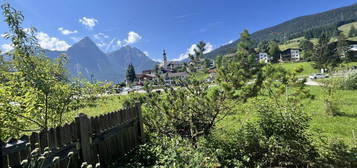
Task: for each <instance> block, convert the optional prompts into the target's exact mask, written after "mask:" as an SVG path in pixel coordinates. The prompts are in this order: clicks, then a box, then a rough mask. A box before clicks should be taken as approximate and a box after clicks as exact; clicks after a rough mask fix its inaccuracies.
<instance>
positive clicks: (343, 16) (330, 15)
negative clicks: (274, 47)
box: [205, 4, 357, 58]
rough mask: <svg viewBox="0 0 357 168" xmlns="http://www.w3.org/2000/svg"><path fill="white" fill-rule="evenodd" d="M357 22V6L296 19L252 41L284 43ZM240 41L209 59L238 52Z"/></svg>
mask: <svg viewBox="0 0 357 168" xmlns="http://www.w3.org/2000/svg"><path fill="white" fill-rule="evenodd" d="M354 21H357V4H353V5H350V6H346V7H342V8H337V9H333V10H329V11H326V12H322V13H318V14H314V15H307V16H301V17H297V18H294V19H292V20H289V21H286V22H284V23H281V24H278V25H276V26H273V27H270V28H266V29H263V30H260V31H257V32H255V33H253V34H252V36H251V37H252V39H253V40H255V41H256V42H260V41H264V40H266V41H268V40H278V41H283V40H285V39H286V38H287V37H289V36H294V35H297V34H299V33H302V32H305V31H308V30H312V29H317V28H320V27H329V26H330V27H331V26H332V27H335V26H336V27H337V26H338V24H340V23H344V24H346V23H349V22H354ZM238 42H239V40H236V41H234V42H233V43H231V44H227V45H224V46H222V47H219V48H217V49H215V50H213V51H212V52H210V53H207V54H206V55H205V56H206V57H207V58H215V57H216V56H217V55H226V54H230V53H234V52H235V51H236V47H237V43H238Z"/></svg>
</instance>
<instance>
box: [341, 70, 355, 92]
mask: <svg viewBox="0 0 357 168" xmlns="http://www.w3.org/2000/svg"><path fill="white" fill-rule="evenodd" d="M341 87H342V88H343V89H346V90H357V73H354V74H352V75H350V76H348V77H347V78H346V79H345V80H344V81H343V82H342V86H341Z"/></svg>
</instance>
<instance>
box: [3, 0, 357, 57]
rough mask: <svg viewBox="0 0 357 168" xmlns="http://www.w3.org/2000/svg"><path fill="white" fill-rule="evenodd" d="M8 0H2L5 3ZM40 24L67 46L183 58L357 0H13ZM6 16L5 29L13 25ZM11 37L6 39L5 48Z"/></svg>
mask: <svg viewBox="0 0 357 168" xmlns="http://www.w3.org/2000/svg"><path fill="white" fill-rule="evenodd" d="M3 1H4V0H1V2H3ZM7 1H8V2H9V3H10V4H11V5H12V6H13V7H15V8H16V9H18V10H21V11H22V12H23V14H24V15H25V22H24V25H23V27H31V26H34V27H36V28H37V29H38V31H39V33H38V35H37V36H38V39H39V40H40V44H41V46H43V47H44V48H48V49H52V50H64V49H66V48H68V47H69V46H71V45H72V44H74V43H75V42H76V41H78V40H79V39H81V38H83V37H85V36H89V37H90V38H91V39H92V40H93V41H95V43H97V45H98V46H99V47H100V48H101V49H102V50H103V51H104V52H110V51H113V50H116V49H118V48H120V47H121V46H125V45H131V46H135V47H137V48H139V49H141V50H142V51H145V53H147V54H148V55H149V57H150V58H152V59H161V53H162V50H163V49H166V51H167V53H168V58H169V59H177V58H179V57H184V55H185V54H186V53H187V52H188V50H189V49H190V48H191V46H192V44H194V43H197V42H198V41H200V40H204V41H205V42H207V43H209V45H208V46H209V50H211V49H215V48H218V47H219V46H221V45H223V44H227V43H229V42H230V41H231V40H236V39H238V38H239V33H240V32H241V31H242V30H243V29H248V30H249V31H250V32H254V31H257V30H260V29H263V28H267V27H270V26H273V25H276V24H279V23H281V22H284V21H287V20H289V19H292V18H295V17H298V16H302V15H308V14H314V13H318V12H322V11H326V10H329V9H333V8H338V7H343V6H347V5H351V4H353V3H355V2H356V1H355V0H295V1H292V0H57V1H55V0H32V1H30V0H7ZM0 19H1V20H2V21H1V22H0V33H1V34H2V33H4V32H6V31H7V30H8V29H7V26H6V24H5V23H4V22H3V20H4V18H3V17H2V16H1V17H0ZM8 43H9V41H5V40H4V39H2V38H1V39H0V47H1V50H2V51H4V50H6V49H8V48H10V47H9V45H7V44H8Z"/></svg>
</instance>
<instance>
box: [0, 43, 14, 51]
mask: <svg viewBox="0 0 357 168" xmlns="http://www.w3.org/2000/svg"><path fill="white" fill-rule="evenodd" d="M12 49H14V47H13V46H12V45H11V44H3V45H1V50H2V51H3V52H5V53H6V52H9V51H11V50H12Z"/></svg>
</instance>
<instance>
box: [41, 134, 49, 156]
mask: <svg viewBox="0 0 357 168" xmlns="http://www.w3.org/2000/svg"><path fill="white" fill-rule="evenodd" d="M39 138H40V149H41V152H43V151H44V149H45V148H46V147H47V146H48V140H47V130H42V131H41V132H40V134H39Z"/></svg>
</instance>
